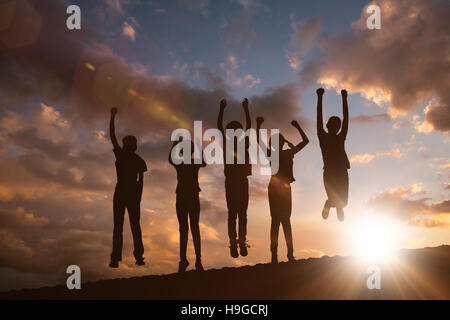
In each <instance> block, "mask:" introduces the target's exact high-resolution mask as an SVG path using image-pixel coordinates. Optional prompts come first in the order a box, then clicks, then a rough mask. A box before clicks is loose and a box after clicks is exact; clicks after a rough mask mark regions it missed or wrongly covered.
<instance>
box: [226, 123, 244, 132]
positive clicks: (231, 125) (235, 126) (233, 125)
mask: <svg viewBox="0 0 450 320" xmlns="http://www.w3.org/2000/svg"><path fill="white" fill-rule="evenodd" d="M225 128H226V129H233V130H238V129H242V124H241V123H240V122H239V121H231V122H230V123H229V124H227V126H226V127H225Z"/></svg>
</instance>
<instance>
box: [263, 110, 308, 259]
mask: <svg viewBox="0 0 450 320" xmlns="http://www.w3.org/2000/svg"><path fill="white" fill-rule="evenodd" d="M263 122H264V118H262V117H258V118H257V119H256V123H257V128H256V137H257V141H258V144H260V145H261V146H262V148H263V150H267V151H266V152H267V156H268V157H270V156H271V153H272V152H278V153H279V157H278V159H279V166H278V171H277V172H274V171H272V177H271V178H270V182H269V186H268V194H269V207H270V215H271V217H272V223H271V226H270V250H271V252H272V263H273V264H276V263H278V253H277V252H278V232H279V230H280V224H281V225H282V226H283V231H284V237H285V239H286V247H287V257H288V259H289V261H294V245H293V241H292V228H291V220H290V219H291V211H292V191H291V183H292V182H294V181H295V179H294V171H293V165H294V156H295V155H296V154H297V153H298V152H299V151H300V150H302V149H303V148H304V147H305V146H306V145H307V144H308V143H309V139H308V137H307V136H306V134H305V132H303V130H302V128H301V127H300V125H299V124H298V122H297V121H295V120H294V121H292V122H291V124H292V125H293V126H294V127H295V128H296V129H297V130H298V132H299V133H300V136H301V137H302V141H301V142H300V143H298V144H297V145H293V144H292V143H291V142H289V141H288V140H286V139H285V138H284V136H283V135H282V134H274V135H272V136H271V138H270V141H269V148H267V147H266V146H264V145H263V142H262V141H260V136H259V129H260V128H261V125H262V123H263ZM275 139H278V144H274V143H273V141H275ZM285 145H287V148H286V149H283V147H284V146H285ZM271 166H272V164H271Z"/></svg>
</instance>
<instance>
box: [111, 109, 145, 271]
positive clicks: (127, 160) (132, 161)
mask: <svg viewBox="0 0 450 320" xmlns="http://www.w3.org/2000/svg"><path fill="white" fill-rule="evenodd" d="M116 114H117V108H112V109H111V120H110V123H109V134H110V137H111V142H112V145H113V147H114V149H113V152H114V155H115V156H116V172H117V184H116V189H115V192H114V199H113V207H114V234H113V250H112V253H111V262H110V264H109V266H110V267H111V268H118V267H119V261H121V260H122V243H123V220H124V216H125V209H128V216H129V218H130V226H131V232H132V234H133V242H134V252H133V254H134V257H135V258H136V264H137V265H139V266H141V265H144V264H145V262H144V257H143V256H142V255H143V254H144V246H143V244H142V233H141V226H140V222H139V220H140V217H141V208H140V203H141V198H142V188H143V184H144V172H145V171H147V165H146V164H145V161H144V160H143V159H142V158H141V157H140V156H138V155H137V154H136V150H137V139H136V137H134V136H126V137H124V138H123V139H122V141H123V147H121V146H119V143H118V142H117V138H116V133H115V127H114V120H115V117H116Z"/></svg>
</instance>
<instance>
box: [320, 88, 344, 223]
mask: <svg viewBox="0 0 450 320" xmlns="http://www.w3.org/2000/svg"><path fill="white" fill-rule="evenodd" d="M324 92H325V90H324V89H323V88H319V89H317V135H318V136H319V143H320V149H321V150H322V157H323V163H324V166H323V182H324V185H325V190H326V192H327V196H328V199H327V201H326V202H325V205H324V207H323V210H322V217H323V218H324V219H327V218H328V215H329V213H330V208H336V211H337V216H338V219H339V220H340V221H344V208H345V207H346V206H347V201H348V171H347V170H348V169H350V162H349V161H348V157H347V153H346V152H345V139H346V137H347V131H348V104H347V91H346V90H342V91H341V95H342V106H343V107H342V108H343V114H344V118H343V122H342V128H341V119H339V117H336V116H333V117H331V118H330V119H329V120H328V122H327V129H328V132H326V131H325V130H324V129H323V120H322V96H323V94H324ZM339 129H341V131H340V132H339Z"/></svg>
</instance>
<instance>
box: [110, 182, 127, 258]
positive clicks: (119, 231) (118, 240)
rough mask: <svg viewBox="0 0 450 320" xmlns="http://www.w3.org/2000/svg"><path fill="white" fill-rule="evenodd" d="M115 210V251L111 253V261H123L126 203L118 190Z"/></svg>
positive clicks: (114, 204) (115, 193) (115, 194)
mask: <svg viewBox="0 0 450 320" xmlns="http://www.w3.org/2000/svg"><path fill="white" fill-rule="evenodd" d="M113 210H114V231H113V250H112V253H111V261H121V260H122V243H123V218H124V215H125V203H124V201H123V199H122V196H121V194H120V191H118V190H117V189H116V191H115V192H114V198H113Z"/></svg>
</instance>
